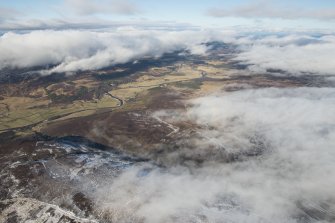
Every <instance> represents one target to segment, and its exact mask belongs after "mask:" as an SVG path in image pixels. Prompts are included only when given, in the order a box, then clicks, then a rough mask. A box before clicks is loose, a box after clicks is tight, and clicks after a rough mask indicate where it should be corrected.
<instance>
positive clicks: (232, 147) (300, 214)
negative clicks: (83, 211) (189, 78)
mask: <svg viewBox="0 0 335 223" xmlns="http://www.w3.org/2000/svg"><path fill="white" fill-rule="evenodd" d="M334 102H335V90H334V89H332V88H321V89H320V88H298V89H276V88H270V89H259V90H243V91H239V92H234V93H225V94H223V95H217V96H209V97H204V98H199V99H196V100H193V101H191V104H192V107H191V108H190V109H189V110H188V111H187V112H186V113H184V114H182V116H181V117H182V118H181V119H176V118H175V116H174V117H172V116H171V117H170V118H169V120H170V121H171V120H174V119H175V121H176V122H179V121H181V120H184V121H192V122H196V123H197V124H198V125H199V126H200V127H201V128H200V129H198V130H197V131H198V133H199V134H198V137H196V138H194V136H190V137H185V138H183V139H181V141H183V143H184V147H180V148H179V149H178V150H177V151H176V153H179V154H180V155H184V154H185V153H186V152H187V153H188V154H190V155H193V157H194V160H196V159H197V157H199V156H205V157H204V158H205V159H204V160H205V161H204V162H203V163H202V164H201V165H195V166H192V165H183V164H180V163H179V164H178V163H173V164H171V163H168V164H166V165H167V166H168V167H167V168H166V169H163V170H161V169H158V168H156V167H152V166H149V169H151V170H150V171H148V168H147V167H145V168H144V167H142V166H140V167H133V168H131V169H128V170H126V171H125V172H124V173H123V174H122V175H121V176H120V177H118V178H116V179H115V180H111V182H108V180H107V181H106V179H104V180H102V182H103V183H102V184H101V185H102V186H101V187H100V188H98V189H97V191H95V192H94V193H93V196H94V197H95V199H96V202H97V206H98V207H99V210H100V211H101V213H102V215H104V216H105V217H106V218H107V219H109V220H113V221H117V222H129V221H131V222H155V223H157V222H222V221H224V222H236V223H237V222H255V223H256V222H278V223H279V222H281V223H283V222H292V223H293V222H332V221H334V219H335V214H334V213H335V212H334V211H335V196H334V194H335V193H334V192H335V191H334V187H333V185H334V183H335V173H334V171H333V170H334V167H335V166H334V165H335V164H334V163H335V150H334V148H335V118H334V112H335V103H334ZM163 113H164V112H163ZM163 113H162V112H161V113H159V114H161V115H162V114H163ZM168 113H170V114H173V113H171V112H168ZM168 113H166V112H165V113H164V117H166V116H167V114H168ZM159 114H158V115H159ZM255 148H261V149H260V150H259V151H258V152H257V153H252V152H251V153H248V151H254V149H255ZM208 150H209V151H210V152H208ZM209 153H211V155H212V156H213V157H215V156H222V154H235V155H236V156H237V158H236V159H232V160H227V161H224V160H220V159H219V160H215V159H210V158H208V157H209V156H208V155H209ZM243 154H244V156H242V157H241V158H238V156H239V155H243Z"/></svg>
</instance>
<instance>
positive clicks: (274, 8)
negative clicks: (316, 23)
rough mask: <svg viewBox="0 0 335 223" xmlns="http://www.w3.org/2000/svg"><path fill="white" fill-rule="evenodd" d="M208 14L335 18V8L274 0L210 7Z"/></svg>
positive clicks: (218, 15) (284, 17) (213, 15)
mask: <svg viewBox="0 0 335 223" xmlns="http://www.w3.org/2000/svg"><path fill="white" fill-rule="evenodd" d="M206 14H207V15H208V16H212V17H245V18H281V19H306V18H309V19H320V20H329V19H331V20H333V19H335V8H315V9H307V8H297V7H295V6H290V5H287V6H282V5H279V4H275V3H274V2H273V1H264V0H263V1H254V2H252V3H248V4H244V5H240V6H236V7H233V8H230V9H227V8H210V9H209V10H208V11H207V12H206Z"/></svg>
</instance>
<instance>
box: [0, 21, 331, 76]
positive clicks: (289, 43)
mask: <svg viewBox="0 0 335 223" xmlns="http://www.w3.org/2000/svg"><path fill="white" fill-rule="evenodd" d="M212 41H220V42H225V43H228V44H235V45H236V46H237V48H238V51H236V52H235V57H234V59H233V60H235V61H238V62H239V63H241V64H248V69H249V71H251V73H257V74H259V73H267V71H268V70H270V69H272V70H281V71H284V72H286V73H288V74H289V75H304V74H306V73H307V74H310V75H326V76H327V75H335V63H334V61H333V59H334V58H333V52H334V51H335V36H334V35H333V34H327V35H312V34H280V35H279V34H243V33H238V32H234V31H213V30H197V31H195V30H193V31H191V30H188V31H167V30H143V29H135V28H131V27H128V28H118V29H116V30H111V31H104V32H98V31H83V30H81V31H80V30H77V31H74V30H63V31H51V30H44V31H32V32H28V33H23V34H22V33H21V34H19V33H12V32H8V33H5V34H3V35H2V36H0V69H3V68H7V67H10V68H26V67H28V68H29V67H34V66H42V67H43V66H44V67H46V66H48V65H52V66H51V67H52V68H49V69H46V70H44V72H43V73H44V74H50V73H57V72H68V73H71V72H76V71H81V70H97V69H101V68H104V67H107V66H111V65H115V64H122V63H126V62H132V61H135V60H138V59H142V58H146V57H153V58H159V57H160V56H162V55H163V54H164V53H170V52H175V51H184V50H186V51H188V52H190V53H191V54H200V55H206V54H207V53H210V48H211V46H208V44H207V45H206V44H205V43H209V42H212Z"/></svg>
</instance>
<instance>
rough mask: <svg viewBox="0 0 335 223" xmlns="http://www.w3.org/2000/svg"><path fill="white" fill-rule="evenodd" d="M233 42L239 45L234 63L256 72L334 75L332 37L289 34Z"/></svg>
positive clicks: (241, 39) (333, 45)
mask: <svg viewBox="0 0 335 223" xmlns="http://www.w3.org/2000/svg"><path fill="white" fill-rule="evenodd" d="M233 42H234V43H236V44H238V45H240V46H241V50H242V52H241V53H239V54H237V56H236V58H235V60H237V61H241V62H242V63H245V64H250V66H249V69H250V70H252V71H254V72H256V73H264V72H266V70H267V69H279V70H283V71H287V72H289V73H290V74H291V75H301V74H303V73H311V74H316V75H335V63H334V55H333V52H334V50H335V37H334V35H326V36H321V37H313V36H311V35H305V34H301V35H298V34H296V35H289V34H288V35H284V36H280V37H278V36H265V37H257V38H253V37H245V38H240V39H236V40H234V41H233Z"/></svg>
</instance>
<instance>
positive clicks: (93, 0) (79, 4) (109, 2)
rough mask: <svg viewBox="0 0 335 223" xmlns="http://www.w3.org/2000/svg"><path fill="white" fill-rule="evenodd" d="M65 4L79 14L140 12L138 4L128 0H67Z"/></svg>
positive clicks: (128, 13) (129, 13)
mask: <svg viewBox="0 0 335 223" xmlns="http://www.w3.org/2000/svg"><path fill="white" fill-rule="evenodd" d="M64 6H65V7H66V8H68V9H70V10H71V11H73V12H75V13H77V14H79V15H85V16H87V15H94V14H124V15H132V14H136V13H138V12H140V9H139V8H138V6H137V5H136V4H135V3H133V2H130V1H128V0H126V1H122V0H101V1H98V0H65V4H64Z"/></svg>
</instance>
